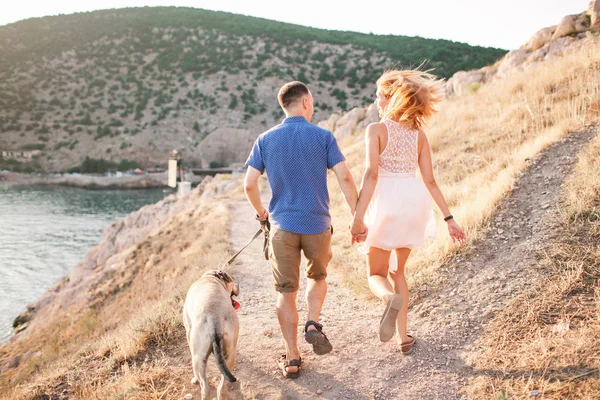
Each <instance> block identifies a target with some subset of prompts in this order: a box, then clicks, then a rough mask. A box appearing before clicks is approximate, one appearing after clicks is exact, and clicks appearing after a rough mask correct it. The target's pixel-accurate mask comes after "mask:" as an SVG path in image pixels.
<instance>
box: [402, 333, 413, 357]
mask: <svg viewBox="0 0 600 400" xmlns="http://www.w3.org/2000/svg"><path fill="white" fill-rule="evenodd" d="M406 336H408V337H409V338H410V341H408V342H406V343H400V352H402V354H403V355H405V356H407V355H409V354H410V353H412V351H413V348H414V347H415V342H416V340H417V339H416V338H415V337H414V336H413V335H406Z"/></svg>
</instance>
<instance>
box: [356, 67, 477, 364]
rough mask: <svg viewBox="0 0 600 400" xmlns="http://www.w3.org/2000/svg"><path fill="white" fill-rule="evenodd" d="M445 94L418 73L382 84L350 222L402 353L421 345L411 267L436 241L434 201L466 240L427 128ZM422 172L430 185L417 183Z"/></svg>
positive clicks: (389, 74)
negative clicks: (410, 318)
mask: <svg viewBox="0 0 600 400" xmlns="http://www.w3.org/2000/svg"><path fill="white" fill-rule="evenodd" d="M442 90H443V88H442V82H441V81H440V80H436V78H435V76H434V75H431V74H429V73H426V72H423V71H418V70H390V71H386V72H385V73H384V74H383V75H382V76H381V77H380V78H379V79H378V80H377V99H376V104H377V108H378V110H379V116H380V118H381V122H377V123H372V124H370V125H369V126H368V127H367V130H366V133H365V135H366V151H367V154H366V169H365V173H364V176H363V179H362V184H361V189H360V195H359V199H358V203H357V206H356V213H355V215H354V219H353V221H352V223H351V232H352V235H353V242H362V241H364V243H363V244H362V246H361V251H362V252H364V253H365V254H366V255H367V270H368V279H369V287H370V289H371V291H372V292H373V294H375V295H376V296H377V297H379V298H380V299H381V300H383V301H384V302H385V304H386V307H385V310H384V313H383V316H382V318H381V322H380V327H379V338H380V340H381V341H383V342H387V341H389V340H390V339H391V338H392V337H393V336H394V333H395V332H396V331H397V332H398V345H399V348H400V351H401V352H402V353H403V354H409V353H410V352H411V351H412V348H413V346H414V343H415V338H414V336H413V335H409V334H408V333H407V329H406V319H407V314H408V298H409V293H408V286H407V284H406V279H405V277H404V265H405V264H406V260H407V259H408V256H409V254H410V252H411V250H412V249H416V248H419V247H421V246H422V245H423V244H424V243H425V242H426V241H427V240H428V239H430V238H433V237H435V234H436V222H435V219H434V215H433V207H432V201H431V199H432V198H433V200H434V201H435V203H436V204H437V206H438V207H439V209H440V211H441V212H442V214H443V215H444V221H445V223H446V224H447V225H448V232H449V234H450V236H451V238H452V239H453V241H454V242H456V243H459V244H460V245H461V246H462V245H464V244H465V243H466V236H465V234H464V232H463V230H462V229H461V227H460V226H459V225H458V224H457V223H456V221H455V220H454V218H453V217H452V215H451V214H450V210H449V209H448V206H447V204H446V201H445V200H444V196H443V195H442V193H441V191H440V189H439V187H438V186H437V184H436V182H435V178H434V176H433V167H432V163H431V152H430V148H429V143H428V141H427V137H426V136H425V133H424V132H423V130H422V127H423V125H424V123H425V121H426V120H427V118H429V117H430V116H431V115H432V114H433V113H434V111H435V110H434V105H435V104H436V103H437V102H439V101H440V100H441V98H442V93H443V92H442ZM417 167H419V170H420V172H421V176H422V178H423V181H421V180H419V179H417V178H416V170H417Z"/></svg>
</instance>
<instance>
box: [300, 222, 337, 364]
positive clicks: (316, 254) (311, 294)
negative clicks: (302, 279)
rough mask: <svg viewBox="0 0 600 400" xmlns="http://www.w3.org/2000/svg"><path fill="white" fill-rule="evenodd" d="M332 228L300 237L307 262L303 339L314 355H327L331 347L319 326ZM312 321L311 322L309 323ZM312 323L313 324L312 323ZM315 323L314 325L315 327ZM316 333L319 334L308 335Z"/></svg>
mask: <svg viewBox="0 0 600 400" xmlns="http://www.w3.org/2000/svg"><path fill="white" fill-rule="evenodd" d="M332 234H333V228H329V229H327V230H326V231H325V232H322V233H319V234H315V235H302V250H303V251H304V255H305V256H306V259H307V260H308V265H307V267H306V277H307V284H306V304H307V309H308V315H307V321H309V322H307V324H306V326H305V329H306V334H305V339H306V341H307V342H309V343H310V344H312V345H313V351H314V352H315V353H316V354H319V355H321V354H327V353H329V352H330V351H331V349H332V346H331V343H330V342H329V340H328V339H327V337H326V336H325V334H324V333H322V326H321V325H320V324H319V320H320V319H321V309H322V307H323V303H324V302H325V296H326V295H327V282H326V281H325V278H326V277H327V265H328V264H329V261H331V256H332V253H331V237H332ZM310 321H312V322H310ZM313 322H314V323H313ZM315 323H316V325H315ZM312 331H318V332H319V333H318V334H317V333H309V332H312Z"/></svg>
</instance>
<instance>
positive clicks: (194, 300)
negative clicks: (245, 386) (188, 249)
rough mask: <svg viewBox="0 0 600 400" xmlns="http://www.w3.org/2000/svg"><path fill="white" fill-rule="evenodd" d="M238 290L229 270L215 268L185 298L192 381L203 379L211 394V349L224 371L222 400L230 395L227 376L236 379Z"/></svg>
mask: <svg viewBox="0 0 600 400" xmlns="http://www.w3.org/2000/svg"><path fill="white" fill-rule="evenodd" d="M238 294H239V287H238V285H237V284H236V283H234V282H233V279H232V278H231V276H230V275H229V274H228V273H227V272H224V271H217V270H211V271H207V272H205V273H204V274H203V275H202V277H201V278H200V279H198V280H197V281H196V282H194V284H192V286H191V287H190V289H189V290H188V293H187V296H186V298H185V304H184V305H183V324H184V325H185V331H186V334H187V340H188V344H189V346H190V351H191V353H192V368H193V369H194V378H193V379H192V383H193V384H194V383H198V382H200V387H201V390H202V398H203V399H208V398H209V386H208V382H207V381H206V362H207V360H208V357H209V356H210V353H213V354H214V355H215V359H216V361H217V366H218V367H219V371H221V374H222V375H221V382H220V383H219V387H218V388H217V397H218V398H219V399H220V400H222V399H225V398H226V389H225V379H227V380H228V381H229V382H235V381H236V378H235V376H233V374H232V373H231V370H232V369H233V366H234V364H235V349H236V346H237V340H238V331H239V326H240V325H239V320H238V316H237V312H236V311H235V309H234V307H235V306H236V304H238V305H239V303H237V302H236V301H235V300H234V299H233V298H232V296H233V295H238Z"/></svg>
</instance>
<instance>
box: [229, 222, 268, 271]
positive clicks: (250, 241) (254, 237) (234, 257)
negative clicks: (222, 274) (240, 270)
mask: <svg viewBox="0 0 600 400" xmlns="http://www.w3.org/2000/svg"><path fill="white" fill-rule="evenodd" d="M262 233H263V230H262V229H259V230H258V232H256V233H255V234H254V236H252V239H250V240H249V241H248V243H246V245H245V246H244V247H242V248H241V249H240V250H239V251H238V252H237V253H235V254H234V255H233V257H231V258H230V259H229V261H227V262H226V263H225V264H223V268H224V267H227V266H229V265H231V263H233V262H234V261H235V259H236V258H237V256H239V255H240V253H241V252H242V251H244V250H246V247H248V246H250V243H252V242H253V241H254V240H255V239H256V238H257V237H259V236H260V235H261V234H262Z"/></svg>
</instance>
